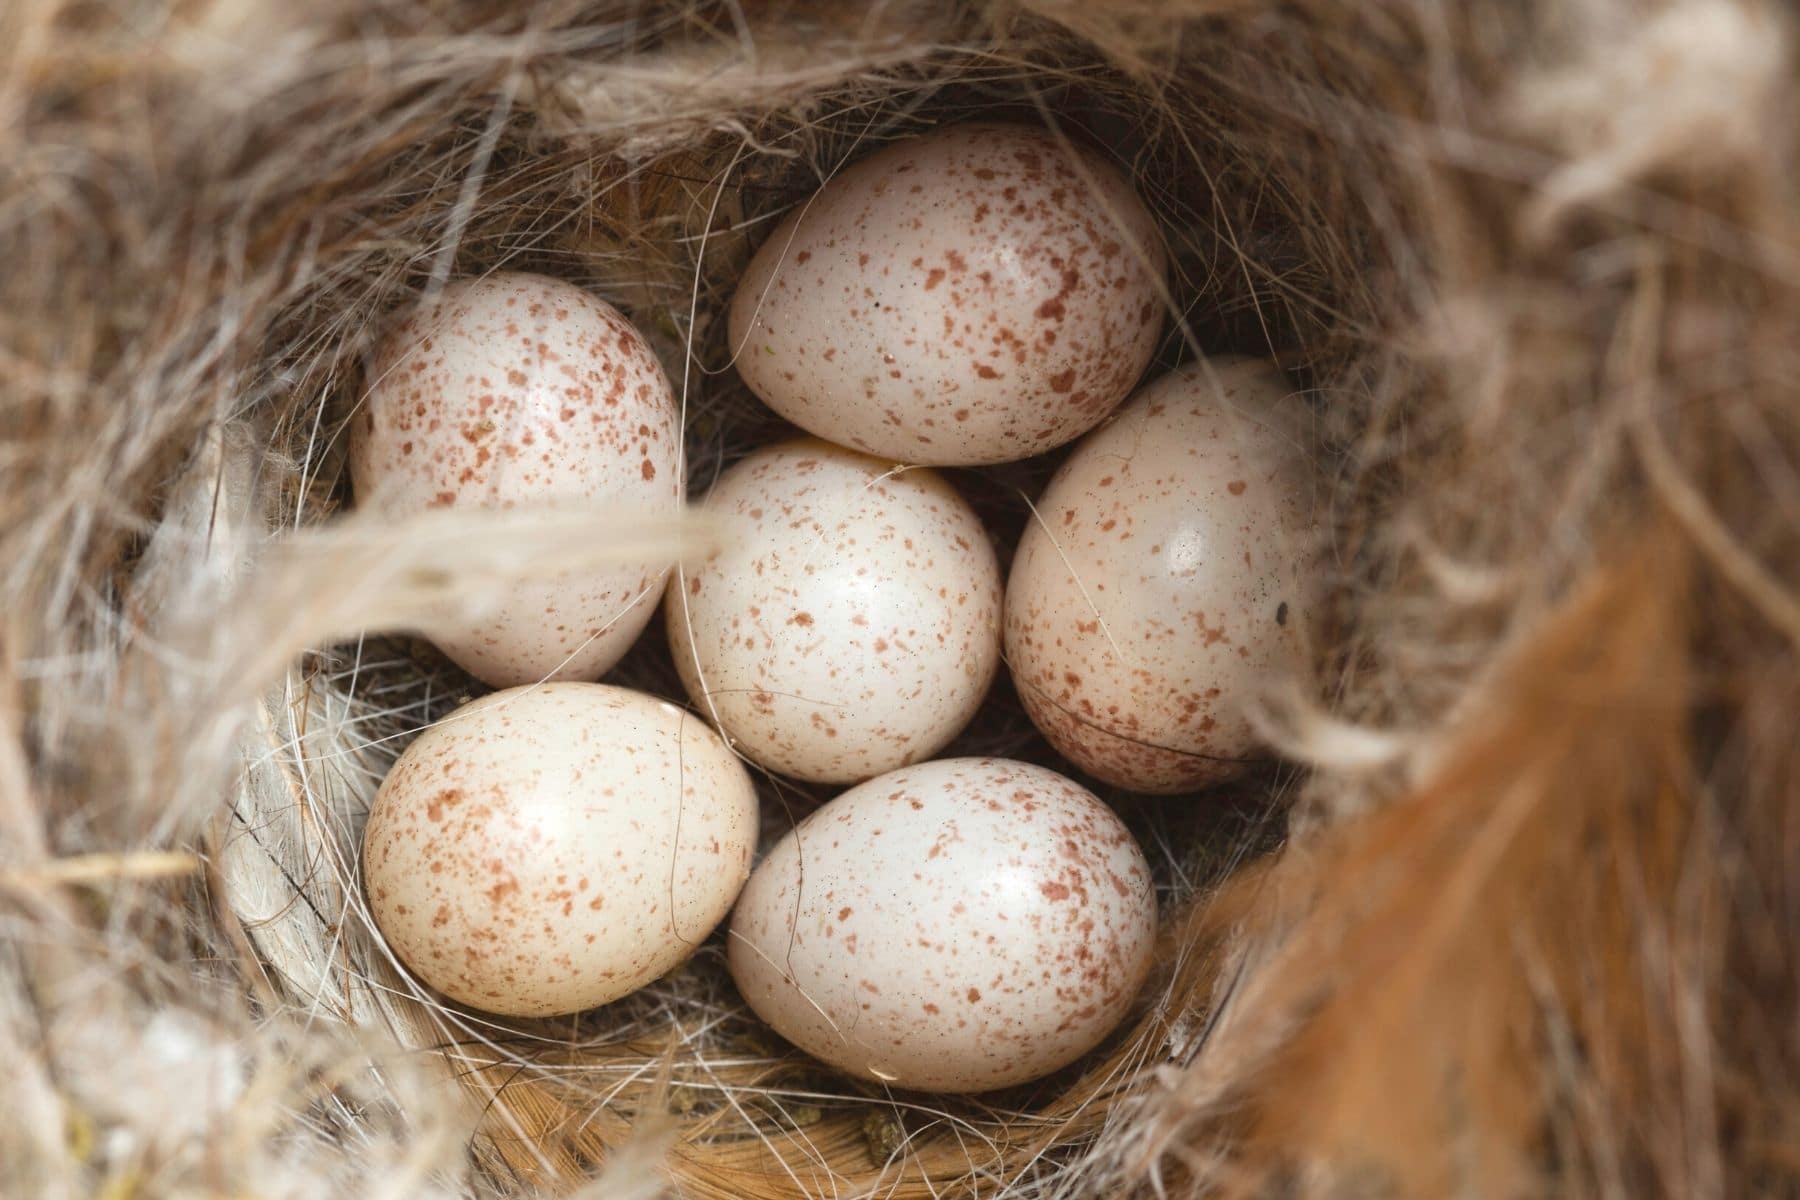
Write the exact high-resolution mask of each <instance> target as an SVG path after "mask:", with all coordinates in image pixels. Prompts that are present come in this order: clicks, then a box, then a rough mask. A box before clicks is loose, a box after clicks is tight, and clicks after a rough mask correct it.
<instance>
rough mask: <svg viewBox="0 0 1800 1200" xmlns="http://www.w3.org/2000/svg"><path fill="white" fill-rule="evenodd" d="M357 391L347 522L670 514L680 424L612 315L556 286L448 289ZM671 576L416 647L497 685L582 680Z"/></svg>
mask: <svg viewBox="0 0 1800 1200" xmlns="http://www.w3.org/2000/svg"><path fill="white" fill-rule="evenodd" d="M369 378H370V386H369V391H368V395H367V396H366V397H365V399H364V401H363V404H362V406H361V408H360V409H359V411H358V412H357V413H356V415H355V417H354V418H353V419H352V421H351V424H350V474H351V479H352V481H353V482H354V484H355V488H356V497H357V503H358V504H359V505H361V506H364V507H374V508H378V509H380V510H381V511H383V512H386V513H389V514H392V515H395V516H408V515H411V514H413V513H417V512H420V511H422V510H424V509H428V508H442V507H449V506H466V507H476V508H511V507H513V506H514V505H517V504H527V503H544V502H551V501H563V500H584V501H610V502H614V503H617V504H619V505H621V506H624V507H628V508H631V509H634V510H639V511H643V512H654V513H670V512H674V511H675V510H676V508H677V507H678V505H679V504H680V499H681V494H682V490H683V488H682V481H681V421H680V416H679V413H678V410H677V409H676V406H675V399H674V394H673V393H672V392H671V391H670V388H669V382H668V380H667V378H666V377H665V376H664V375H663V371H662V367H661V365H660V364H659V363H658V362H657V359H656V356H655V355H654V354H653V353H652V352H651V350H650V347H649V346H648V345H647V344H646V343H645V342H644V339H643V337H642V336H641V335H640V334H639V333H638V331H637V330H636V329H635V328H633V327H632V325H631V323H630V322H629V321H627V320H626V319H625V318H624V317H623V316H621V315H620V314H619V312H618V311H617V310H616V309H614V308H613V307H612V306H611V305H609V304H607V303H606V302H605V301H603V300H598V299H596V298H595V297H593V296H590V295H588V294H587V293H586V292H584V291H582V290H581V289H580V288H578V287H575V286H574V285H572V284H569V283H565V282H563V281H562V280H559V279H550V278H547V277H545V276H541V275H528V274H519V273H501V274H495V275H489V276H485V277H483V278H480V279H465V280H458V281H456V282H454V283H451V284H450V285H449V286H447V287H446V288H444V290H443V292H442V293H440V294H439V295H438V296H437V297H436V299H435V300H434V301H432V302H430V303H428V304H426V305H424V306H423V307H421V308H420V309H419V310H418V311H416V312H414V313H413V314H412V315H411V316H409V317H407V318H406V319H405V320H404V321H402V322H401V323H400V324H399V325H398V326H397V327H396V328H395V329H394V330H393V331H392V332H391V333H390V334H389V335H388V336H387V338H386V339H385V340H384V341H383V343H382V344H381V346H380V347H379V349H378V351H377V353H376V356H375V360H374V363H373V366H372V369H371V372H370V376H369ZM671 565H672V564H671V563H669V562H646V563H641V564H636V565H627V566H621V567H613V568H608V569H602V570H596V571H586V572H581V573H579V574H574V575H569V576H565V577H561V578H555V579H550V580H545V581H534V582H529V583H521V584H519V585H517V586H515V587H512V588H510V589H508V590H507V591H506V593H505V595H504V596H503V597H502V598H501V600H500V602H499V603H498V604H497V605H496V606H495V608H494V610H493V611H491V612H486V613H482V614H479V615H467V614H462V613H455V614H446V615H445V617H444V618H443V620H441V621H439V622H436V623H434V624H433V625H432V626H431V627H429V628H426V629H424V630H422V631H421V632H423V633H424V634H425V635H426V636H427V637H429V638H430V639H431V640H432V641H433V642H435V643H436V644H437V646H438V647H439V648H440V649H441V650H443V651H444V653H445V654H447V655H449V656H450V657H451V658H452V659H453V660H455V661H456V662H457V664H458V665H460V666H462V667H463V668H464V669H465V670H467V671H468V672H469V673H471V674H473V675H475V676H477V677H479V678H480V679H483V680H485V681H486V682H488V683H491V684H495V685H497V686H503V687H504V686H508V685H511V684H519V683H532V682H536V681H538V680H542V679H594V678H597V677H598V676H600V675H601V674H603V673H605V672H606V671H607V670H608V669H609V668H611V667H612V665H613V664H614V663H616V662H618V660H619V659H620V658H621V657H622V656H623V655H624V653H625V651H626V650H628V649H629V648H630V646H631V644H632V642H633V641H635V640H636V638H637V636H638V634H639V633H641V632H642V631H643V629H644V626H645V625H646V624H647V623H648V622H649V620H650V617H651V615H652V614H653V613H654V612H655V611H656V604H657V601H658V600H659V599H660V598H661V595H662V588H663V583H664V581H665V579H666V578H667V576H668V571H669V568H670V566H671Z"/></svg>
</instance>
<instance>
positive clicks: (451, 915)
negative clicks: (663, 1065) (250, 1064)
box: [362, 683, 757, 1017]
mask: <svg viewBox="0 0 1800 1200" xmlns="http://www.w3.org/2000/svg"><path fill="white" fill-rule="evenodd" d="M756 829H757V806H756V792H755V789H754V787H753V786H752V784H751V782H750V777H749V775H748V774H747V773H746V772H745V770H744V767H743V764H742V763H740V762H739V761H738V759H737V758H736V757H735V756H734V755H733V754H732V753H731V752H730V751H729V750H727V749H726V748H725V746H724V744H723V743H722V742H721V741H720V740H719V737H718V735H717V734H715V733H714V732H713V731H712V729H710V728H709V727H708V726H707V724H706V722H705V721H704V720H702V719H701V718H699V717H697V716H695V715H693V714H692V713H688V712H685V711H683V710H682V709H679V708H677V707H676V706H674V705H672V704H669V703H667V702H665V701H662V700H659V699H657V698H655V697H654V696H648V695H645V694H643V693H641V692H634V691H629V690H627V689H625V688H616V687H608V686H606V685H604V684H594V683H551V684H544V685H542V686H539V687H533V688H514V689H511V690H508V691H501V692H495V693H493V694H492V695H489V696H485V697H483V698H482V699H480V700H477V701H475V702H474V703H472V704H467V705H464V706H463V707H462V708H459V709H457V710H456V711H455V712H453V713H451V714H450V715H449V716H448V717H446V718H445V719H444V720H442V721H440V722H438V723H437V724H435V725H432V726H430V727H429V728H427V729H426V730H425V731H424V732H423V733H421V734H420V735H419V736H418V738H417V739H416V740H414V742H413V743H412V745H410V746H408V747H407V749H406V752H405V753H404V754H402V755H401V756H400V759H399V761H398V762H396V763H395V764H394V766H393V769H392V770H390V771H389V772H388V775H387V778H386V779H385V780H383V781H382V785H381V790H380V791H379V792H378V793H377V794H376V797H375V802H374V805H373V806H372V807H371V808H370V810H369V821H368V825H367V827H366V829H365V831H364V833H363V857H362V870H363V882H364V886H365V888H366V890H367V893H368V898H369V909H370V912H371V913H372V914H373V916H374V918H375V924H376V926H377V927H378V928H379V929H380V930H381V933H382V936H383V937H384V938H385V939H386V941H387V944H388V945H389V946H390V947H391V948H392V949H393V950H394V952H395V953H396V954H397V955H399V957H400V959H401V961H403V962H404V963H405V964H406V965H407V966H408V967H410V968H411V969H412V971H413V972H414V973H415V974H416V975H417V976H418V977H419V978H420V979H422V980H423V981H424V982H426V983H428V984H430V985H431V986H432V987H434V988H436V989H437V990H438V991H440V992H442V993H443V994H444V995H446V996H449V997H450V998H451V999H453V1000H458V1001H461V1002H462V1003H464V1004H468V1005H472V1006H473V1007H476V1008H482V1009H486V1010H488V1011H489V1012H495V1013H504V1014H507V1015H511V1016H524V1017H541V1016H549V1015H552V1014H555V1013H571V1012H578V1011H580V1010H582V1009H586V1008H592V1007H594V1006H595V1005H598V1004H605V1003H606V1002H608V1001H610V1000H615V999H617V998H618V997H620V996H623V995H625V994H626V993H627V992H631V991H634V990H635V989H637V988H640V987H642V986H643V985H644V984H646V983H649V982H650V981H652V980H654V979H656V978H657V977H659V976H661V975H663V974H666V973H667V972H668V971H669V970H671V969H672V968H674V967H675V966H676V965H677V964H679V963H680V962H681V961H682V960H684V959H686V958H687V957H688V955H689V954H691V953H692V952H693V951H694V949H695V948H696V947H697V946H699V944H700V943H701V942H702V941H703V940H705V938H706V936H707V934H708V933H710V932H711V931H712V929H713V928H714V926H716V925H717V924H718V923H719V921H720V920H721V919H722V918H723V917H724V916H725V913H726V912H727V911H728V910H729V909H730V907H731V903H732V901H733V900H734V899H736V897H737V894H738V890H739V888H740V887H742V885H743V883H744V880H745V878H746V877H747V876H748V874H749V870H750V858H751V855H752V854H753V853H754V851H755V846H756Z"/></svg>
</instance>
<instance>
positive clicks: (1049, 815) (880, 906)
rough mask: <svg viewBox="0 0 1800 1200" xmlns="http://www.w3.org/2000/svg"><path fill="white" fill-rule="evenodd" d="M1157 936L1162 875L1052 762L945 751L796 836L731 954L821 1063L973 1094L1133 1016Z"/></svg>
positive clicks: (1037, 1068)
mask: <svg viewBox="0 0 1800 1200" xmlns="http://www.w3.org/2000/svg"><path fill="white" fill-rule="evenodd" d="M897 798H899V799H905V800H906V801H908V803H906V804H904V805H897V804H895V803H894V801H895V800H896V799H897ZM947 827H954V829H955V836H954V837H950V838H946V837H945V836H944V835H945V831H946V828H947ZM921 845H935V846H936V847H937V852H936V853H933V854H930V855H925V856H921V855H920V854H919V853H918V852H917V851H918V847H920V846H921ZM833 931H835V932H836V936H835V937H831V936H816V937H815V936H813V935H815V934H830V933H832V932H833ZM1155 931H1156V898H1155V893H1154V891H1153V890H1152V888H1151V884H1150V872H1149V867H1148V864H1147V863H1146V862H1145V860H1144V856H1143V852H1142V851H1141V850H1139V849H1138V846H1137V843H1136V842H1135V841H1133V840H1132V838H1131V835H1130V834H1129V833H1128V832H1127V831H1126V829H1125V827H1124V826H1123V825H1122V824H1120V822H1119V819H1118V818H1117V817H1116V816H1114V815H1113V813H1112V811H1111V810H1110V809H1108V808H1107V807H1106V806H1105V805H1104V804H1102V803H1101V802H1100V801H1099V800H1097V799H1095V798H1094V796H1093V795H1091V794H1090V793H1088V792H1087V791H1085V790H1084V789H1082V788H1081V787H1079V786H1077V785H1076V784H1075V783H1073V782H1071V781H1070V780H1068V779H1065V778H1063V777H1062V776H1061V775H1058V774H1056V773H1055V772H1053V771H1048V770H1045V769H1044V768H1042V767H1036V766H1030V765H1027V764H1025V763H1019V762H1011V761H1008V760H1005V759H989V758H961V759H945V760H940V761H938V762H931V763H923V764H920V765H918V766H912V767H905V768H902V769H901V770H898V771H893V772H890V773H889V774H887V775H883V776H880V777H879V778H876V779H873V780H870V781H869V782H867V783H865V784H863V785H861V786H859V787H855V788H852V789H851V790H849V791H847V792H845V793H844V794H843V795H841V796H839V797H838V798H837V799H835V800H832V801H831V802H830V803H828V804H826V805H825V806H824V807H823V808H821V809H819V810H818V811H817V812H815V813H813V815H812V816H810V817H808V818H807V819H806V820H804V821H802V822H801V823H800V825H799V826H798V827H796V828H795V830H794V831H793V832H792V833H790V834H789V835H788V836H787V837H785V838H784V839H782V841H781V842H780V843H778V844H777V845H776V846H775V848H774V849H773V850H771V851H770V852H769V855H768V857H767V858H766V859H765V860H764V861H763V863H762V865H761V866H759V867H758V868H757V869H756V872H755V873H754V874H753V875H752V876H751V879H750V882H749V883H748V884H747V885H746V886H745V888H744V893H743V896H742V897H741V898H740V900H739V903H738V907H737V911H736V914H735V915H734V916H733V918H732V926H731V932H732V937H731V942H730V951H729V960H730V967H731V973H732V977H733V978H734V979H735V980H736V982H737V985H738V989H739V991H740V992H742V994H743V996H744V998H745V999H746V1000H747V1001H748V1002H749V1004H750V1006H751V1007H752V1008H753V1009H755V1010H756V1012H757V1014H758V1015H759V1016H761V1017H762V1018H763V1020H765V1021H767V1022H768V1023H769V1024H770V1025H771V1026H773V1027H774V1028H775V1030H776V1031H777V1032H779V1033H780V1034H781V1035H782V1036H783V1037H786V1038H787V1039H788V1040H790V1041H792V1042H793V1043H795V1044H796V1045H798V1046H799V1047H800V1048H801V1049H803V1050H805V1051H807V1052H808V1053H810V1054H813V1055H815V1056H816V1057H818V1058H821V1059H823V1060H825V1061H826V1062H828V1063H831V1064H833V1065H835V1066H837V1067H839V1068H841V1069H843V1070H845V1071H849V1072H851V1073H853V1074H856V1075H860V1076H862V1077H864V1078H867V1079H875V1080H879V1081H882V1082H886V1083H892V1084H896V1085H898V1086H901V1087H908V1088H920V1089H925V1090H929V1091H941V1092H978V1091H986V1090H989V1089H992V1088H997V1087H1004V1086H1008V1085H1010V1084H1015V1083H1022V1082H1024V1081H1026V1080H1029V1079H1035V1078H1038V1077H1039V1076H1042V1075H1045V1074H1048V1073H1049V1072H1051V1071H1054V1070H1056V1069H1057V1068H1059V1067H1062V1066H1064V1065H1066V1064H1067V1063H1069V1062H1071V1061H1073V1060H1074V1059H1075V1058H1077V1057H1079V1056H1080V1055H1081V1054H1083V1053H1085V1052H1086V1051H1088V1050H1090V1049H1092V1048H1093V1047H1094V1046H1095V1045H1096V1044H1097V1043H1098V1042H1099V1041H1100V1040H1101V1039H1102V1038H1104V1037H1105V1036H1106V1035H1107V1033H1108V1032H1110V1031H1111V1030H1112V1029H1113V1028H1114V1027H1115V1026H1116V1025H1117V1024H1118V1023H1119V1021H1120V1020H1121V1019H1122V1018H1123V1017H1124V1015H1125V1013H1126V1012H1127V1011H1128V1010H1129V1008H1130V1007H1131V1004H1132V1001H1133V999H1134V998H1135V997H1136V995H1137V991H1138V989H1139V987H1141V986H1142V984H1143V981H1144V978H1145V976H1146V975H1147V974H1148V972H1149V969H1150V956H1151V948H1152V941H1153V938H1154V936H1155ZM996 994H997V996H998V1001H997V1002H993V1003H983V997H984V996H994V995H996ZM947 1013H953V1014H956V1019H955V1020H951V1019H949V1018H948V1017H946V1016H945V1014H947Z"/></svg>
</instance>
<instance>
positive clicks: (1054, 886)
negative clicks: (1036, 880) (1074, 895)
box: [1038, 880, 1069, 900]
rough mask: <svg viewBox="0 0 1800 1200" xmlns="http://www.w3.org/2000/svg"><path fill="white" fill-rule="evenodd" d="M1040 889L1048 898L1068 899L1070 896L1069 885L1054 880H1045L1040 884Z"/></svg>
mask: <svg viewBox="0 0 1800 1200" xmlns="http://www.w3.org/2000/svg"><path fill="white" fill-rule="evenodd" d="M1038 891H1040V892H1042V893H1044V898H1045V899H1046V900H1067V899H1068V898H1069V885H1068V884H1066V883H1057V882H1055V881H1054V880H1045V881H1044V882H1043V883H1040V884H1038Z"/></svg>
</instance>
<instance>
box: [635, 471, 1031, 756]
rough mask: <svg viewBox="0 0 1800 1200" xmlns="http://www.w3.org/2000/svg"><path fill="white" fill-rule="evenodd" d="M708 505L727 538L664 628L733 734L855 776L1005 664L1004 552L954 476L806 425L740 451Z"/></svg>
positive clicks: (929, 731) (744, 745)
mask: <svg viewBox="0 0 1800 1200" xmlns="http://www.w3.org/2000/svg"><path fill="white" fill-rule="evenodd" d="M705 508H706V511H707V512H709V513H711V514H714V515H715V516H717V517H720V518H722V519H723V520H724V521H725V522H726V528H727V531H728V532H727V535H726V544H725V546H724V548H723V549H721V550H720V551H719V552H718V553H716V554H714V555H713V556H712V557H711V558H709V559H708V560H707V561H706V562H704V563H701V564H699V565H698V566H690V567H687V568H685V570H684V573H683V574H682V576H681V577H680V580H679V582H678V583H677V585H676V586H674V587H671V588H670V589H669V597H668V601H667V610H668V626H669V642H670V648H671V650H672V652H673V655H674V659H675V665H676V668H677V669H678V671H679V672H680V674H681V680H682V683H683V684H684V685H685V686H686V688H687V690H688V695H689V696H691V697H692V698H693V700H694V704H695V706H696V707H697V708H699V709H700V710H701V711H702V712H709V713H711V714H713V716H714V718H715V719H716V720H717V722H718V724H719V727H720V728H721V729H722V730H724V731H725V733H726V735H727V736H728V737H729V738H730V739H731V740H732V743H733V744H734V745H735V746H736V747H737V748H738V749H739V750H741V751H742V752H743V753H745V754H747V755H749V756H750V757H751V758H753V759H755V760H756V761H757V762H759V763H761V764H762V765H764V766H766V767H769V768H770V769H772V770H775V771H779V772H781V773H782V774H785V775H791V776H794V777H795V778H798V779H806V780H811V781H814V782H826V783H848V782H852V781H855V780H861V779H867V778H869V777H870V776H871V775H878V774H880V773H881V772H883V771H886V770H890V769H892V768H894V767H898V766H901V765H903V764H905V763H909V762H917V761H919V760H920V759H924V758H928V757H930V756H931V755H932V754H935V753H936V752H937V751H939V750H941V749H942V748H943V747H944V746H945V745H946V744H947V743H948V742H949V741H950V740H951V739H952V738H953V737H955V736H956V734H957V733H958V732H960V731H961V730H962V728H963V726H964V725H966V724H967V723H968V721H969V718H970V717H972V716H974V715H975V711H976V709H977V708H979V707H980V704H981V699H982V697H983V696H984V695H986V693H987V690H988V686H989V685H990V684H991V683H992V682H993V679H994V676H995V674H996V673H997V672H998V670H999V664H1000V608H1001V594H1002V588H1001V578H1000V567H999V563H998V561H997V560H996V558H995V555H994V550H993V547H992V545H991V544H990V543H989V542H988V539H987V534H986V532H985V531H984V530H983V528H982V525H981V521H980V519H979V518H978V517H976V515H975V513H974V511H973V510H971V509H970V508H969V505H968V503H967V502H966V501H964V500H963V498H962V497H961V496H959V495H957V493H956V490H955V489H954V488H952V487H951V486H950V484H949V483H947V482H946V481H945V480H944V479H943V477H942V476H940V475H938V474H937V473H936V472H934V471H930V470H926V469H924V468H919V467H914V468H910V469H906V470H899V469H897V468H896V467H895V466H894V465H893V464H891V463H886V462H882V461H880V460H878V459H874V458H870V457H869V456H868V455H864V454H857V453H855V452H853V451H850V450H845V449H843V448H841V447H838V446H832V445H829V444H827V443H825V442H821V441H818V440H817V439H813V438H806V439H801V440H798V441H792V442H786V443H782V444H779V445H776V446H771V447H766V448H764V449H762V450H759V451H757V452H756V453H754V454H752V455H750V456H749V457H748V458H746V459H744V460H743V461H742V462H740V463H738V464H736V465H735V466H733V467H732V468H731V469H730V470H728V471H727V472H726V473H725V474H724V475H723V476H722V477H721V478H720V479H719V481H718V483H717V484H715V485H714V486H713V488H712V490H711V491H710V492H709V493H708V495H707V497H706V500H705Z"/></svg>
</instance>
